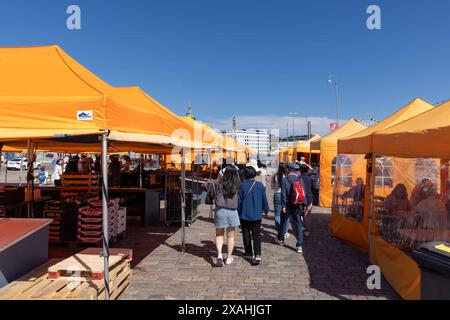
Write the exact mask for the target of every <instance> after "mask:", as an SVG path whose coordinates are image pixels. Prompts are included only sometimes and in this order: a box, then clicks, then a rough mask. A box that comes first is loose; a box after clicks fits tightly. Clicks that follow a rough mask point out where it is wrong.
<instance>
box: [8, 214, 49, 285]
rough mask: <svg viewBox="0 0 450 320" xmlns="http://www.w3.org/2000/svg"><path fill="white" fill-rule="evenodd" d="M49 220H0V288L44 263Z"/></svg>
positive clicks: (46, 256) (46, 252) (46, 257)
mask: <svg viewBox="0 0 450 320" xmlns="http://www.w3.org/2000/svg"><path fill="white" fill-rule="evenodd" d="M51 222H52V220H51V219H1V220H0V288H1V287H3V286H5V285H6V284H8V283H9V282H11V281H14V280H16V279H17V278H19V277H21V276H23V275H24V274H26V273H27V272H29V271H31V270H33V269H34V268H36V267H37V266H39V265H41V264H43V263H44V262H46V261H47V260H48V229H49V225H50V223H51Z"/></svg>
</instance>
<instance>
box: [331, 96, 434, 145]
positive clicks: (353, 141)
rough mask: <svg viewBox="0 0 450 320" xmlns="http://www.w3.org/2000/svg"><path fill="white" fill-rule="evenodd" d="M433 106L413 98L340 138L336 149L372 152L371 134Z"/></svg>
mask: <svg viewBox="0 0 450 320" xmlns="http://www.w3.org/2000/svg"><path fill="white" fill-rule="evenodd" d="M432 108H433V106H432V105H431V104H429V103H428V102H425V101H423V100H422V99H419V98H417V99H414V100H413V101H411V102H410V103H408V104H407V105H406V106H404V107H402V108H401V109H400V110H398V111H397V112H395V113H394V114H392V115H391V116H389V117H387V118H386V119H384V120H383V121H380V122H378V123H377V124H375V125H373V126H371V127H369V128H367V129H366V130H363V131H360V132H358V133H356V134H354V135H351V136H347V137H343V138H340V139H339V141H338V151H339V153H340V154H367V153H370V152H372V151H373V150H372V134H374V133H376V132H378V131H380V130H384V129H387V128H390V127H392V126H394V125H396V124H398V123H401V122H403V121H405V120H408V119H411V118H413V117H415V116H417V115H419V114H421V113H423V112H426V111H428V110H431V109H432Z"/></svg>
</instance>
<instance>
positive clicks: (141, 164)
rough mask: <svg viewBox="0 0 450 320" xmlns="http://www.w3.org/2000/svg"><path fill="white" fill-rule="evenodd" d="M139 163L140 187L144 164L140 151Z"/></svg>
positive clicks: (140, 185)
mask: <svg viewBox="0 0 450 320" xmlns="http://www.w3.org/2000/svg"><path fill="white" fill-rule="evenodd" d="M139 161H140V165H139V188H141V189H142V186H143V183H142V166H143V165H144V155H143V154H142V153H141V158H140V160H139Z"/></svg>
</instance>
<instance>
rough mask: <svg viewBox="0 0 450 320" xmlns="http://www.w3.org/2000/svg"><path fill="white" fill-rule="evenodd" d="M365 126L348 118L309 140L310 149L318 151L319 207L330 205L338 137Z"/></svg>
mask: <svg viewBox="0 0 450 320" xmlns="http://www.w3.org/2000/svg"><path fill="white" fill-rule="evenodd" d="M366 128H367V127H366V126H365V125H363V124H362V123H360V122H358V121H357V120H355V119H350V120H349V121H347V122H346V123H345V124H344V125H342V126H341V127H339V128H338V129H336V130H335V131H333V132H332V133H330V134H328V135H327V136H325V137H322V138H320V139H319V140H316V141H313V142H311V150H316V151H320V193H319V195H320V198H319V204H320V206H321V207H326V208H329V207H331V205H332V197H333V187H334V184H335V169H336V162H337V161H338V159H337V141H338V139H341V138H344V137H348V136H350V135H352V134H354V133H356V132H360V131H361V130H364V129H366Z"/></svg>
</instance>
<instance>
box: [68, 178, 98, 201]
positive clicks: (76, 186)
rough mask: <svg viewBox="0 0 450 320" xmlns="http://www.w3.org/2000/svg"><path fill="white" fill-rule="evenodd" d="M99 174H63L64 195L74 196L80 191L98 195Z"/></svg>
mask: <svg viewBox="0 0 450 320" xmlns="http://www.w3.org/2000/svg"><path fill="white" fill-rule="evenodd" d="M99 181H100V179H99V176H98V175H76V174H74V175H66V174H65V175H62V176H61V186H62V196H63V197H68V196H74V195H77V194H79V193H88V194H92V195H98V191H99V189H100V183H99Z"/></svg>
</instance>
